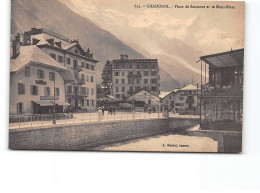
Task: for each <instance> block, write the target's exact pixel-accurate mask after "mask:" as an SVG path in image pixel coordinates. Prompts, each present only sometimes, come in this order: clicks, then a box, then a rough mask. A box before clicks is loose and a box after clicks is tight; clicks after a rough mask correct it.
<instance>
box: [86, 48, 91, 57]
mask: <svg viewBox="0 0 260 193" xmlns="http://www.w3.org/2000/svg"><path fill="white" fill-rule="evenodd" d="M85 53H86V56H87V57H89V56H90V49H89V48H88V50H87V51H86V52H85Z"/></svg>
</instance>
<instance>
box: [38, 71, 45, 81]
mask: <svg viewBox="0 0 260 193" xmlns="http://www.w3.org/2000/svg"><path fill="white" fill-rule="evenodd" d="M37 77H38V78H40V79H44V78H45V73H44V71H43V70H40V69H38V70H37Z"/></svg>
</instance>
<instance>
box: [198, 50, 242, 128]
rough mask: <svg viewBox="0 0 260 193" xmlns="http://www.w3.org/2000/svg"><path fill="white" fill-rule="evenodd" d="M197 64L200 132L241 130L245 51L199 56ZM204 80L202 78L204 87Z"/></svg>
mask: <svg viewBox="0 0 260 193" xmlns="http://www.w3.org/2000/svg"><path fill="white" fill-rule="evenodd" d="M200 61H201V91H202V93H201V98H200V123H201V129H202V130H229V131H240V130H242V119H243V66H244V49H238V50H231V51H229V52H222V53H218V54H212V55H207V56H201V57H200ZM203 63H204V65H205V67H204V68H205V74H204V75H203ZM207 66H208V81H207ZM203 76H205V83H204V84H203Z"/></svg>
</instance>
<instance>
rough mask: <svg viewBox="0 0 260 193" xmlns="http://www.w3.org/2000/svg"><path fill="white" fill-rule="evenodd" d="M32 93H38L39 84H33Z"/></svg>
mask: <svg viewBox="0 0 260 193" xmlns="http://www.w3.org/2000/svg"><path fill="white" fill-rule="evenodd" d="M30 90H31V95H38V86H34V85H31V87H30Z"/></svg>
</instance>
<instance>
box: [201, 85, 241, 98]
mask: <svg viewBox="0 0 260 193" xmlns="http://www.w3.org/2000/svg"><path fill="white" fill-rule="evenodd" d="M242 95H243V89H242V88H237V87H222V88H216V87H210V86H208V85H206V86H205V85H203V86H202V96H242Z"/></svg>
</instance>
